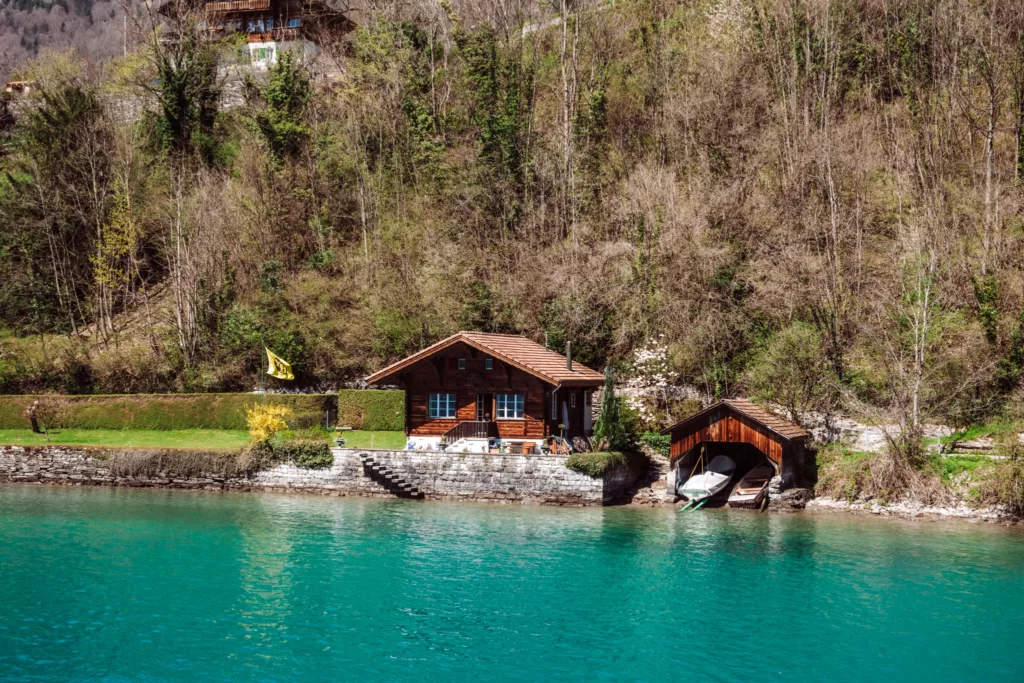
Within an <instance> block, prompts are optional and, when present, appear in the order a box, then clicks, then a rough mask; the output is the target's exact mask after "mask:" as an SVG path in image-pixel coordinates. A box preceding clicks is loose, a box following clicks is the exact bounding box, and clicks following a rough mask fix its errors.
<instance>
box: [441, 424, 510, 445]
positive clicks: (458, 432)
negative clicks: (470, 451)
mask: <svg viewBox="0 0 1024 683" xmlns="http://www.w3.org/2000/svg"><path fill="white" fill-rule="evenodd" d="M496 436H498V425H496V424H495V423H494V422H475V421H474V422H470V421H466V422H460V423H459V424H457V425H455V426H454V427H452V428H451V429H449V430H448V431H447V432H445V433H444V436H442V437H441V443H443V444H445V445H449V444H453V443H455V442H456V441H458V440H459V439H490V438H491V437H496Z"/></svg>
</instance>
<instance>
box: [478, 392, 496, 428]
mask: <svg viewBox="0 0 1024 683" xmlns="http://www.w3.org/2000/svg"><path fill="white" fill-rule="evenodd" d="M493 419H494V394H477V395H476V421H477V422H490V421H491V420H493Z"/></svg>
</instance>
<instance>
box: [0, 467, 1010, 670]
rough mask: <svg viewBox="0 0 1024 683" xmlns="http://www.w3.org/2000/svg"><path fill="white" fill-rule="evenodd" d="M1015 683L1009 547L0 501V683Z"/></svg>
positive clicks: (235, 505) (338, 503)
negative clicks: (566, 682)
mask: <svg viewBox="0 0 1024 683" xmlns="http://www.w3.org/2000/svg"><path fill="white" fill-rule="evenodd" d="M555 678H558V679H573V680H615V681H624V680H637V681H639V680H650V681H668V680H683V679H694V680H710V681H741V680H755V679H762V680H763V679H775V680H830V681H863V680H928V681H949V680H963V681H966V680H971V681H1020V680H1021V679H1022V678H1024V533H1022V532H1021V531H1020V530H1017V529H1006V528H1001V527H996V526H991V525H964V524H957V523H934V522H933V523H914V522H902V521H894V520H875V519H858V518H848V517H844V516H839V515H810V514H803V515H799V514H797V515H762V514H757V513H748V512H740V511H726V510H715V511H699V512H696V513H692V514H676V513H674V512H673V511H671V510H637V509H628V508H605V509H558V508H539V507H517V506H487V505H468V504H467V505H462V504H446V503H420V502H415V501H384V500H357V499H329V498H327V499H325V498H314V497H292V496H277V495H245V494H228V495H218V494H194V493H184V492H168V491H117V490H75V489H66V488H30V487H7V488H3V487H0V679H2V680H3V681H71V680H90V681H92V680H106V681H300V680H301V681H308V680H345V681H350V680H356V681H362V680H379V679H384V680H401V681H440V680H474V681H505V680H523V681H534V680H551V679H555Z"/></svg>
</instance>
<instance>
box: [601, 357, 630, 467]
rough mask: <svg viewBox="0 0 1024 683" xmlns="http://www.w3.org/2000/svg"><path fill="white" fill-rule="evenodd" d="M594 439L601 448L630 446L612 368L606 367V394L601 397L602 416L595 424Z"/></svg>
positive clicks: (616, 448) (614, 448) (610, 448)
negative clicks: (616, 393)
mask: <svg viewBox="0 0 1024 683" xmlns="http://www.w3.org/2000/svg"><path fill="white" fill-rule="evenodd" d="M594 441H595V443H596V444H597V447H598V448H599V449H601V450H622V449H624V448H627V447H629V445H630V444H629V435H628V434H627V432H626V425H625V424H624V423H623V421H622V413H621V411H620V410H619V398H618V396H616V395H615V378H614V377H613V376H612V370H611V368H605V369H604V396H603V397H602V398H601V417H599V418H598V420H597V424H596V425H594Z"/></svg>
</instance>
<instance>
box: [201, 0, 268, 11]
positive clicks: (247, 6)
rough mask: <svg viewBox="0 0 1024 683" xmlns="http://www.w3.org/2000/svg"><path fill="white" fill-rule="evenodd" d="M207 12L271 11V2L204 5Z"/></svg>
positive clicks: (246, 0)
mask: <svg viewBox="0 0 1024 683" xmlns="http://www.w3.org/2000/svg"><path fill="white" fill-rule="evenodd" d="M203 9H204V10H206V11H207V12H244V11H245V10H257V9H270V0H220V1H219V2H208V3H206V4H205V5H203Z"/></svg>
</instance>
